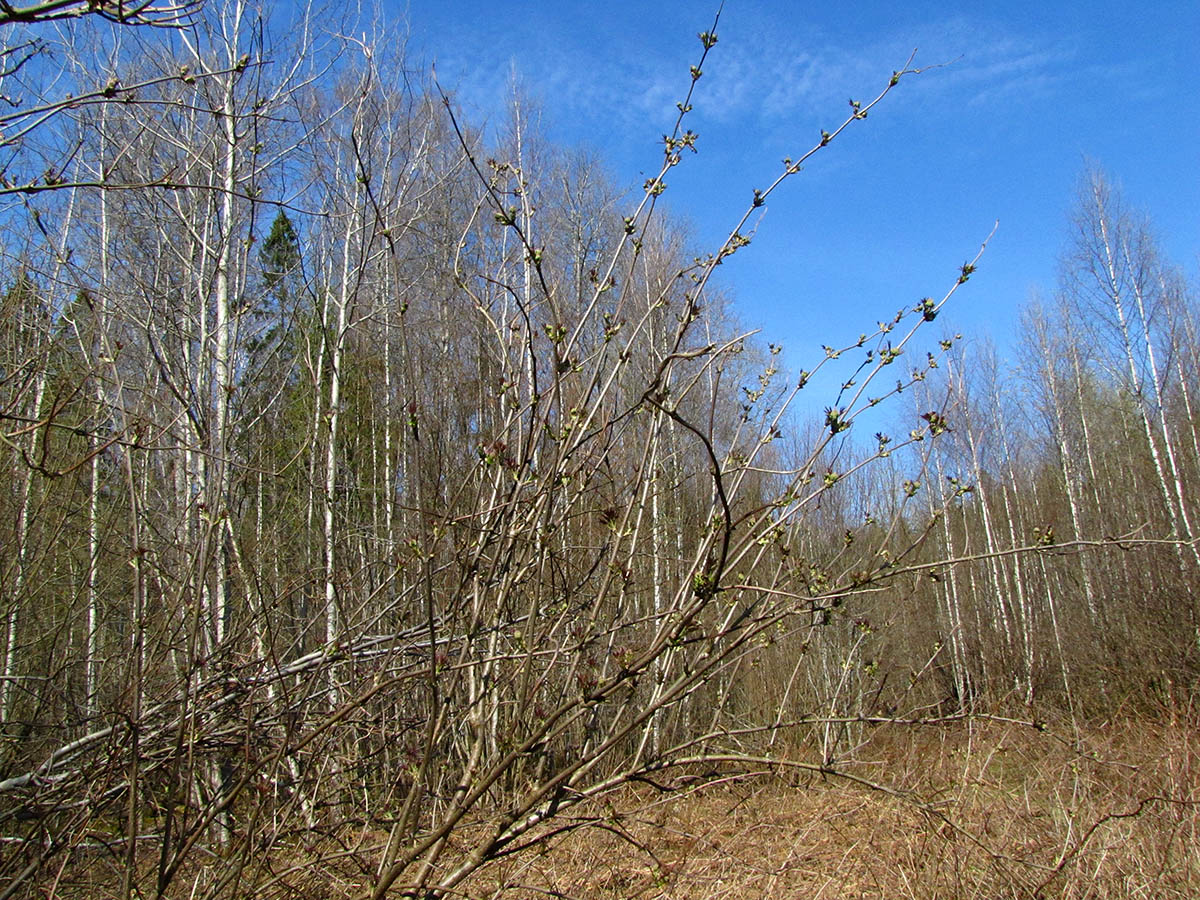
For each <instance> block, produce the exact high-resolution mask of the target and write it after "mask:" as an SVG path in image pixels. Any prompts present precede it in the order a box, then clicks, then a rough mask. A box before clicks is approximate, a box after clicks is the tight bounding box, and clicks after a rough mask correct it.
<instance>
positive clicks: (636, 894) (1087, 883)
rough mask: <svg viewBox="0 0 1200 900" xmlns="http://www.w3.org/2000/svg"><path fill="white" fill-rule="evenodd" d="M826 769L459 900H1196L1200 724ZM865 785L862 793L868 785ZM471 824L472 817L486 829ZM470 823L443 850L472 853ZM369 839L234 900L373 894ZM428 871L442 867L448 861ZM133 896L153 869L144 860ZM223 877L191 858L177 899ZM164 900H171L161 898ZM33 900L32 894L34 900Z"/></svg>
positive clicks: (902, 754)
mask: <svg viewBox="0 0 1200 900" xmlns="http://www.w3.org/2000/svg"><path fill="white" fill-rule="evenodd" d="M838 766H839V769H841V770H842V771H844V772H846V773H847V774H850V775H852V776H854V777H855V778H857V779H860V780H859V781H849V780H847V779H844V778H839V777H836V776H832V775H821V774H814V773H811V772H800V771H797V770H795V769H786V768H784V769H775V770H773V771H758V772H749V773H747V772H732V771H727V772H725V773H724V775H723V776H722V777H719V778H717V779H715V780H711V781H709V782H706V783H703V784H701V783H700V782H699V781H694V782H692V783H691V786H689V787H687V788H685V789H682V790H676V791H670V792H663V791H659V790H657V789H655V788H653V787H651V786H648V785H638V786H635V787H629V788H626V789H624V790H623V791H622V792H621V793H619V794H616V795H612V796H610V797H608V798H606V801H605V803H604V804H603V805H599V804H597V805H595V806H593V807H592V808H590V809H576V810H574V811H573V814H575V815H577V816H579V817H580V818H579V821H580V822H581V823H586V824H582V825H581V827H579V828H578V829H577V830H575V831H572V832H570V833H568V834H566V835H564V836H562V837H560V838H558V839H557V840H554V841H552V842H549V843H548V844H544V845H542V846H539V847H534V848H531V849H527V850H524V851H522V852H520V853H517V854H515V855H513V856H510V857H507V858H504V859H501V860H497V861H495V862H493V863H491V864H489V865H488V866H486V867H484V868H483V869H482V870H480V871H479V872H477V873H476V874H475V876H474V877H473V878H472V879H471V880H469V881H468V882H467V883H466V884H465V885H463V886H462V887H461V890H462V891H463V896H466V897H470V898H473V900H484V898H496V900H535V898H537V900H543V898H547V897H553V898H561V900H684V898H686V900H725V898H728V900H744V898H771V900H791V898H795V900H799V898H804V900H834V898H888V900H894V898H929V900H933V898H937V900H968V898H978V900H1004V898H1014V900H1016V898H1023V900H1115V898H1139V900H1140V898H1147V900H1149V898H1154V900H1160V898H1161V900H1172V898H1180V900H1183V898H1187V900H1192V898H1195V897H1197V896H1200V722H1197V721H1196V720H1191V721H1183V720H1181V719H1177V718H1171V717H1164V718H1163V719H1161V720H1158V721H1146V720H1144V719H1139V720H1136V721H1134V720H1121V721H1115V722H1103V723H1098V724H1095V725H1092V726H1090V727H1088V728H1086V729H1079V730H1076V729H1074V728H1072V726H1071V725H1070V723H1069V722H1058V723H1052V724H1051V725H1050V726H1049V727H1048V728H1047V729H1046V730H1045V731H1041V730H1038V729H1036V728H1033V727H1030V725H1028V724H1020V723H1017V722H1013V721H1005V720H998V719H992V720H985V721H979V720H977V721H975V722H972V723H970V724H967V723H963V722H959V723H954V724H950V725H943V726H932V725H922V726H918V727H911V728H898V727H892V726H887V727H880V728H877V729H876V730H875V731H874V732H873V733H871V734H870V736H869V739H868V740H867V741H866V742H865V743H863V744H862V745H861V746H859V747H858V748H857V750H856V752H855V753H854V760H853V761H852V762H841V763H839V764H838ZM867 782H870V783H874V784H875V785H877V786H878V789H875V788H872V787H870V786H869V785H868V784H867ZM485 818H486V817H485ZM484 824H485V823H484V822H483V821H480V822H476V823H474V824H472V825H468V826H467V827H466V828H464V830H463V831H462V832H460V834H459V835H458V837H457V839H456V840H455V842H454V843H455V844H456V845H457V847H458V850H459V851H465V850H468V849H469V846H470V843H471V840H472V838H473V837H475V836H477V833H476V832H475V831H474V829H475V828H476V827H481V826H483V825H484ZM385 837H386V834H385V832H382V831H378V830H377V829H376V830H373V829H371V828H368V827H366V826H361V825H360V826H358V827H356V828H348V827H344V828H342V829H336V830H335V831H334V832H333V833H328V832H327V833H326V834H324V835H322V836H317V835H313V834H308V835H297V836H296V838H295V840H294V841H293V842H285V843H279V844H276V845H275V846H274V847H273V848H272V850H271V851H270V852H268V853H264V854H257V855H255V856H254V857H253V858H252V860H251V861H250V863H249V865H248V866H247V867H246V869H245V871H244V873H243V877H242V879H241V880H240V883H239V885H238V888H237V893H238V895H239V896H253V897H256V898H258V900H275V898H280V900H282V898H288V900H293V898H318V897H319V898H333V897H347V898H348V897H352V896H356V895H359V894H360V893H361V891H362V890H363V889H364V888H365V887H366V886H367V885H368V884H369V883H370V882H371V880H372V874H373V872H374V871H375V867H376V865H377V862H378V858H377V854H378V851H379V848H380V847H381V846H382V843H383V842H384V839H385ZM448 855H449V856H450V857H451V858H450V859H446V860H444V862H445V863H446V864H447V865H450V866H452V865H453V863H454V859H453V857H454V856H455V855H456V853H455V851H454V850H451V852H450V853H449V854H448ZM119 862H120V861H119V859H117V858H116V857H114V858H113V859H112V860H111V863H112V865H113V866H114V867H115V868H113V870H112V871H111V872H107V873H106V872H105V871H104V865H103V860H102V859H93V860H92V861H91V863H90V864H86V865H83V866H82V867H81V868H80V869H79V870H78V871H71V869H72V868H73V867H69V866H68V867H67V870H66V871H63V872H60V873H59V874H58V876H57V880H56V883H55V884H54V885H53V886H47V885H42V886H41V889H40V892H39V893H38V894H37V896H52V897H57V898H59V900H66V898H71V897H80V898H82V897H88V898H91V897H103V896H115V895H116V886H117V885H118V884H119V882H120V878H119V875H120V873H119V865H118V864H119ZM145 862H146V872H147V878H146V881H145V884H146V885H147V886H148V885H151V884H152V883H153V880H152V876H151V875H150V872H151V870H152V869H153V862H154V861H153V859H151V858H150V857H149V856H147V859H146V861H145ZM225 869H226V866H224V865H222V864H220V863H219V862H217V861H214V860H213V859H210V858H205V857H203V856H197V857H196V859H195V860H194V861H193V865H192V866H191V867H190V868H189V871H188V872H187V873H186V875H184V876H182V877H181V878H180V879H178V880H177V884H176V885H175V886H174V888H173V890H175V891H176V892H177V895H178V896H186V895H188V893H189V891H196V892H197V893H198V894H202V893H203V892H204V891H203V889H204V886H205V885H212V884H213V883H214V882H215V881H217V880H219V879H220V877H221V875H222V872H224V871H225ZM173 895H176V894H173ZM30 896H33V895H30Z"/></svg>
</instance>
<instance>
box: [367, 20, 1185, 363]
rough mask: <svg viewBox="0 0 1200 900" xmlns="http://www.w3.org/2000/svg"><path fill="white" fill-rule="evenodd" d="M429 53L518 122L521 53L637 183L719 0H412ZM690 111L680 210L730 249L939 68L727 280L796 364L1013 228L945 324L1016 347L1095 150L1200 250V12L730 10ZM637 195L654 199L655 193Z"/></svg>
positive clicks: (816, 181)
mask: <svg viewBox="0 0 1200 900" xmlns="http://www.w3.org/2000/svg"><path fill="white" fill-rule="evenodd" d="M387 8H388V10H389V12H392V13H395V14H397V15H401V16H405V17H406V18H407V20H408V22H409V23H410V27H411V41H410V58H411V59H413V60H414V61H416V60H422V61H425V62H428V61H429V60H436V64H437V72H438V77H439V79H440V80H441V82H442V83H443V85H445V86H448V87H452V88H454V89H455V91H456V95H457V97H458V98H459V100H460V102H461V103H462V104H463V105H464V106H465V107H466V109H467V110H468V111H469V112H470V114H471V115H472V116H473V117H476V119H478V118H485V117H490V118H492V119H499V118H501V117H502V109H503V104H504V101H505V96H506V92H507V83H508V75H509V72H510V71H511V70H512V68H513V67H515V69H516V71H517V72H518V74H519V75H520V77H521V78H522V80H523V81H524V83H525V86H526V88H527V89H528V90H529V91H530V93H532V94H533V96H534V97H535V98H537V99H538V100H540V102H541V103H542V105H543V113H542V126H543V127H544V129H545V130H546V131H547V133H548V134H549V135H550V136H551V138H553V139H554V140H556V141H560V142H562V143H566V144H580V145H584V146H587V147H590V148H592V149H593V150H595V151H596V152H597V154H598V155H599V156H600V157H601V158H602V159H603V160H604V161H605V162H606V164H607V165H608V167H609V168H610V170H611V172H612V174H613V176H614V177H615V178H616V179H617V181H618V182H619V183H622V184H628V185H630V186H631V187H632V186H635V185H640V184H641V182H642V180H643V179H644V177H645V174H646V173H649V172H650V171H651V170H652V169H654V168H655V167H656V166H657V165H658V163H659V160H660V158H661V136H662V134H663V133H664V132H666V131H667V130H669V128H670V125H671V123H672V121H673V117H674V114H675V103H676V101H677V100H680V99H682V97H683V94H684V92H685V91H686V89H687V84H688V74H687V73H688V66H689V65H691V64H692V63H693V62H695V60H696V59H697V57H698V54H699V51H700V44H699V41H698V40H697V38H696V33H697V32H698V31H701V30H707V29H708V28H709V26H710V25H711V22H712V18H713V14H714V13H715V11H716V3H711V4H709V3H700V2H658V3H653V4H651V3H637V2H626V0H609V2H603V3H598V2H589V0H579V2H572V3H567V2H557V3H532V2H519V0H512V2H508V3H503V4H496V3H482V2H437V3H434V2H428V0H411V2H409V3H402V2H398V0H389V2H388V6H387ZM717 33H718V36H719V43H718V44H717V46H716V47H715V48H714V49H713V52H712V54H711V55H710V57H709V61H708V62H707V63H706V65H705V67H704V76H703V78H702V79H701V81H700V83H699V85H698V91H697V94H696V96H695V99H694V106H695V111H694V113H693V114H692V116H691V118H690V121H689V125H690V127H691V128H692V130H694V131H696V132H697V133H698V134H699V142H698V149H699V154H698V155H697V156H695V157H689V158H688V159H686V160H685V164H684V165H683V166H680V167H678V168H677V169H675V170H674V171H673V172H672V173H671V177H670V178H669V180H668V184H669V189H668V191H667V193H666V195H665V200H666V201H667V204H668V206H669V208H670V209H671V210H672V211H673V212H674V213H675V214H676V215H678V216H680V217H682V218H683V219H685V220H686V221H687V222H689V223H690V226H691V228H692V231H693V234H694V236H695V239H696V242H697V248H698V249H713V248H715V247H716V246H718V245H719V243H720V241H721V239H722V238H723V237H724V236H725V234H727V233H728V230H729V229H730V228H731V227H732V225H733V224H734V223H735V222H736V221H737V218H738V216H739V215H740V214H741V212H742V210H743V209H744V207H745V205H746V203H747V201H748V200H749V198H750V196H751V193H752V190H753V189H754V188H756V187H763V186H765V185H766V184H767V183H768V182H769V180H770V179H771V178H772V177H773V176H774V175H775V174H776V173H777V172H778V171H779V169H780V161H781V160H782V159H783V157H785V156H793V157H794V156H797V155H799V154H800V153H802V152H803V151H805V150H807V149H808V148H809V147H811V146H812V144H813V143H814V141H815V140H816V139H817V138H818V136H819V133H820V130H821V128H831V126H833V125H835V124H837V123H838V122H840V121H841V119H842V118H843V117H844V115H845V113H846V111H847V109H848V107H847V100H848V99H849V98H851V97H853V98H855V99H860V100H861V99H865V98H867V97H868V96H873V95H874V93H876V92H877V91H878V90H879V89H880V88H881V87H882V86H883V84H884V83H886V81H887V79H888V77H889V76H890V74H891V72H892V70H893V69H896V68H898V67H900V66H902V65H903V63H904V62H905V60H906V59H907V57H908V55H909V53H910V52H912V50H913V49H914V48H915V49H916V50H917V57H916V61H915V64H916V65H918V66H931V67H932V66H937V65H938V64H942V63H945V64H946V65H944V66H941V67H939V68H932V69H930V70H929V71H926V72H925V73H923V74H921V75H919V76H916V77H914V78H910V79H906V80H905V81H903V82H902V83H901V85H900V86H899V88H898V89H897V91H895V92H894V93H893V94H892V95H890V96H889V97H888V98H887V99H886V100H885V102H884V104H882V105H881V106H880V107H877V108H876V111H874V112H872V114H871V116H870V117H869V118H868V119H867V120H866V121H864V122H861V123H858V126H857V127H855V128H854V129H853V130H852V131H851V132H850V133H849V134H847V135H846V136H845V138H844V139H843V140H840V141H839V142H837V143H835V144H834V145H832V146H830V147H829V148H828V149H827V150H826V151H825V152H823V153H821V154H819V155H818V156H817V157H816V158H815V159H814V160H813V161H812V162H811V164H810V165H808V167H807V168H806V170H805V171H804V172H803V173H801V174H800V175H799V176H798V177H797V178H795V179H794V180H793V181H792V182H790V183H789V184H788V185H787V186H786V188H785V189H784V190H782V191H781V192H780V193H779V194H778V195H776V196H775V197H773V202H771V203H770V204H769V206H768V208H767V210H766V214H765V216H764V218H763V220H762V222H761V224H760V227H759V229H758V236H757V237H756V240H755V242H754V244H753V245H752V246H751V247H750V248H748V249H747V250H744V251H742V252H740V253H739V254H738V255H737V256H736V257H735V258H734V259H733V260H731V261H730V263H729V264H728V266H727V267H726V271H725V272H724V281H723V287H724V288H725V289H726V290H727V291H728V292H729V293H730V294H731V295H732V296H733V297H734V299H735V303H736V309H737V311H738V314H739V315H740V317H741V319H742V320H743V322H744V323H745V324H746V325H747V326H748V327H757V328H761V329H762V330H763V335H764V338H765V339H766V340H771V341H774V342H776V343H782V344H783V345H784V347H785V349H786V357H785V359H786V360H787V362H788V363H789V364H790V367H795V368H798V367H802V366H804V365H805V364H806V362H809V361H815V359H816V358H818V357H819V355H820V351H819V348H820V346H821V344H824V343H831V344H832V343H838V342H840V341H842V340H845V339H852V338H853V337H855V336H857V334H858V333H859V332H861V331H863V330H869V328H870V327H871V326H872V325H873V324H874V323H875V322H876V321H877V320H878V319H880V318H884V317H888V316H890V314H892V313H894V312H895V311H896V310H897V309H899V308H900V306H902V305H909V306H911V305H912V304H913V303H914V302H915V301H917V300H918V299H919V298H921V297H923V296H926V295H932V296H935V297H940V296H941V295H942V294H943V293H944V292H945V290H946V289H947V288H948V287H949V286H950V284H951V283H952V282H953V280H954V277H955V276H956V274H957V268H958V266H959V265H960V264H961V263H962V262H963V261H964V260H966V259H969V258H970V257H971V256H973V255H974V253H975V251H976V250H977V249H978V246H979V244H980V242H981V241H982V240H983V239H984V238H985V237H986V236H987V235H988V233H989V232H990V231H991V230H992V226H993V223H994V222H996V221H997V220H999V223H1000V224H999V228H998V230H997V232H996V235H995V237H994V238H993V239H992V242H991V244H990V245H989V249H988V251H987V253H986V255H985V256H984V258H983V261H982V263H981V265H980V269H979V273H978V275H977V276H976V277H975V278H973V279H972V281H971V283H970V284H969V285H968V286H967V287H968V288H969V289H968V290H965V291H964V292H963V293H961V294H959V295H958V296H957V297H956V298H955V300H954V301H953V306H952V307H949V308H947V309H946V311H945V313H944V315H943V317H942V318H941V319H939V324H940V325H942V326H943V327H944V328H947V329H953V330H959V331H962V332H964V333H965V334H969V335H984V334H987V335H990V336H991V337H992V338H994V339H995V341H996V342H997V344H998V345H999V347H1000V348H1001V351H1002V352H1005V351H1006V350H1007V348H1008V347H1009V345H1010V342H1011V338H1012V333H1013V329H1014V327H1015V325H1016V320H1017V316H1018V312H1019V309H1020V307H1021V305H1022V304H1023V303H1024V302H1025V301H1026V300H1027V299H1028V298H1029V296H1030V294H1031V292H1032V291H1034V290H1037V291H1040V292H1042V293H1043V294H1044V295H1048V294H1051V293H1053V291H1054V290H1055V283H1056V278H1057V275H1056V272H1057V267H1058V258H1059V256H1060V254H1061V252H1062V249H1063V244H1064V240H1065V238H1066V235H1067V232H1068V223H1067V216H1068V213H1069V211H1070V207H1071V202H1072V196H1073V193H1074V190H1075V185H1076V182H1077V180H1078V178H1079V176H1080V173H1081V172H1082V170H1083V166H1084V163H1085V160H1091V161H1094V162H1095V163H1097V164H1099V165H1100V166H1101V167H1103V168H1104V169H1105V171H1107V172H1108V174H1109V175H1110V176H1111V177H1112V178H1113V179H1114V180H1115V181H1117V182H1119V183H1120V184H1121V185H1122V186H1123V188H1124V190H1125V193H1126V196H1127V199H1128V200H1129V201H1130V202H1131V203H1132V204H1134V205H1135V206H1138V207H1140V208H1143V209H1144V210H1145V211H1146V212H1148V213H1149V215H1150V216H1151V218H1152V219H1153V221H1154V223H1155V226H1156V228H1157V233H1158V235H1159V237H1160V239H1161V241H1162V245H1163V247H1164V249H1165V251H1166V253H1167V255H1168V256H1169V257H1171V258H1172V259H1173V260H1174V261H1176V262H1177V263H1179V264H1181V265H1183V266H1184V267H1185V269H1186V270H1187V271H1188V272H1189V274H1194V273H1195V271H1196V269H1197V259H1198V256H1197V251H1198V249H1200V66H1197V63H1196V60H1197V58H1198V57H1200V3H1194V2H1177V3H1140V4H1137V3H1110V2H1088V3H1084V2H1069V3H1048V2H1041V3H1022V2H1008V3H1003V4H1001V3H994V4H951V3H921V2H906V3H895V2H892V3H874V2H871V3H854V4H833V3H825V4H817V3H806V4H800V3H765V2H749V0H730V2H728V3H727V4H726V5H725V8H724V11H723V12H722V15H721V21H720V24H719V26H718V28H717ZM631 198H632V195H631Z"/></svg>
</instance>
